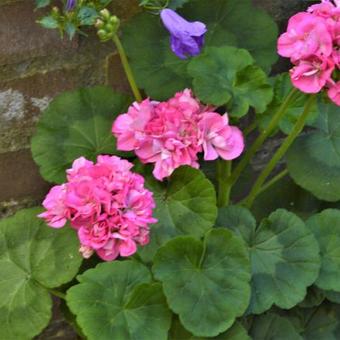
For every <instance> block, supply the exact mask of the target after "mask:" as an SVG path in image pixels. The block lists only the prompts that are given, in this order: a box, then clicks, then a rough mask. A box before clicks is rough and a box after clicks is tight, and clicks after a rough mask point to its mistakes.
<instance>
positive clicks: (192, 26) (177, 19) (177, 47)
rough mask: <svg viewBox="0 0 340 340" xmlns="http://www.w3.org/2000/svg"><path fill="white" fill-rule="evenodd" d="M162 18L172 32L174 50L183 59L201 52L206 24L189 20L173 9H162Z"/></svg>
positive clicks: (171, 38) (171, 41)
mask: <svg viewBox="0 0 340 340" xmlns="http://www.w3.org/2000/svg"><path fill="white" fill-rule="evenodd" d="M161 19H162V22H163V24H164V26H165V28H166V29H167V30H168V31H169V32H170V35H171V36H170V44H171V49H172V51H173V52H174V53H175V54H176V55H177V56H178V57H179V58H181V59H185V58H187V57H188V56H195V55H197V54H199V53H200V51H201V49H202V47H203V44H204V35H205V33H206V32H207V28H206V26H205V25H204V24H203V23H201V22H199V21H195V22H189V21H187V20H185V19H184V18H182V17H181V16H180V15H178V14H177V13H176V12H175V11H173V10H171V9H164V10H162V11H161Z"/></svg>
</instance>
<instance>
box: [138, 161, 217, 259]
mask: <svg viewBox="0 0 340 340" xmlns="http://www.w3.org/2000/svg"><path fill="white" fill-rule="evenodd" d="M146 185H147V187H148V188H149V189H150V190H151V191H152V192H153V194H154V198H155V201H156V209H155V210H154V216H155V217H156V218H157V219H158V223H157V224H154V225H152V227H151V240H150V243H149V244H148V245H147V246H145V247H143V248H141V249H140V251H139V254H140V255H141V257H142V259H143V260H144V261H146V262H149V261H151V260H152V258H153V256H154V254H155V253H156V251H157V249H158V248H159V247H160V246H161V245H163V244H164V243H165V242H166V241H168V240H170V239H171V238H173V237H176V236H178V235H187V234H188V235H192V236H195V237H197V238H199V237H201V236H203V235H204V234H205V232H206V231H207V230H209V229H210V228H211V227H212V226H213V225H214V222H215V220H216V216H217V208H216V193H215V189H214V186H213V185H212V184H211V183H210V182H209V180H207V179H206V178H205V176H204V175H203V173H202V172H200V171H199V170H196V169H193V168H190V167H181V168H179V169H177V170H176V171H175V172H174V173H173V175H172V176H171V177H170V180H169V182H168V183H161V182H159V181H156V180H155V179H154V178H153V177H151V176H150V177H147V181H146Z"/></svg>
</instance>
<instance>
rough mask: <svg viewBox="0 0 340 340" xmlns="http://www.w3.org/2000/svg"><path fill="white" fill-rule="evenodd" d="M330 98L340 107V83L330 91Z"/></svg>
mask: <svg viewBox="0 0 340 340" xmlns="http://www.w3.org/2000/svg"><path fill="white" fill-rule="evenodd" d="M328 97H329V98H330V99H331V100H332V101H333V102H334V103H335V104H336V105H338V106H340V81H338V82H337V83H334V84H333V85H332V86H331V87H330V88H329V90H328Z"/></svg>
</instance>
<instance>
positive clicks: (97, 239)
mask: <svg viewBox="0 0 340 340" xmlns="http://www.w3.org/2000/svg"><path fill="white" fill-rule="evenodd" d="M132 166H133V165H132V164H131V163H130V162H128V161H126V160H122V159H120V158H119V157H115V156H98V158H97V162H96V163H93V162H91V161H89V160H87V159H85V158H84V157H80V158H78V159H76V160H75V161H74V163H73V166H72V168H71V169H69V170H67V183H65V184H62V185H60V186H55V187H53V188H52V189H51V190H50V192H49V193H48V195H47V197H46V199H45V200H44V202H43V206H44V207H45V209H46V211H45V212H43V213H42V214H40V215H39V217H41V218H44V219H45V221H46V222H47V224H48V225H49V226H51V227H54V228H60V227H63V226H64V225H65V224H66V222H67V221H69V222H70V224H71V226H72V227H73V228H74V229H76V230H77V233H78V238H79V241H80V244H81V246H80V249H79V250H80V252H81V253H82V254H83V256H84V257H85V258H88V257H90V256H91V255H92V254H93V253H94V252H96V253H97V254H98V255H99V256H100V257H101V258H102V259H103V260H106V261H111V260H114V259H116V258H117V257H118V256H130V255H132V254H133V253H135V252H136V251H137V246H138V245H145V244H147V243H148V242H149V225H150V224H152V223H155V222H156V219H155V218H153V216H152V212H153V209H154V208H155V202H154V200H153V197H152V193H151V192H150V191H148V190H147V189H145V187H144V178H143V177H142V176H141V175H139V174H135V173H133V172H131V171H130V169H131V168H132Z"/></svg>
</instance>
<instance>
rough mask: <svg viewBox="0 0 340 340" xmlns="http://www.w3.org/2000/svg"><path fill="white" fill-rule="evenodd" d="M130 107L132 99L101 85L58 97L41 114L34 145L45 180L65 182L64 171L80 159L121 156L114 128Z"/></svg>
mask: <svg viewBox="0 0 340 340" xmlns="http://www.w3.org/2000/svg"><path fill="white" fill-rule="evenodd" d="M128 104H129V97H127V96H123V95H119V94H116V93H115V92H113V91H112V90H111V89H110V88H108V87H100V86H98V87H94V88H87V89H79V90H76V91H73V92H64V93H63V94H61V95H59V96H58V97H56V98H55V99H54V100H53V101H52V102H51V103H50V105H49V107H48V108H47V109H46V110H45V111H44V113H43V114H42V117H41V119H40V121H39V123H38V126H37V131H36V133H35V135H34V137H33V138H32V142H31V148H32V155H33V159H34V161H35V162H36V163H37V164H38V165H39V167H40V173H41V175H42V176H43V177H44V179H45V180H47V181H50V182H55V183H62V182H64V181H65V170H66V169H68V168H69V167H70V166H71V164H72V162H73V161H74V160H75V159H76V158H78V157H80V156H84V157H86V158H88V159H91V160H95V159H96V156H97V155H100V154H117V155H120V154H121V153H119V152H117V150H116V142H115V138H114V137H113V136H112V133H111V126H112V123H113V121H114V119H115V117H116V116H117V115H118V114H120V113H122V112H124V111H125V110H126V108H127V106H128Z"/></svg>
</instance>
